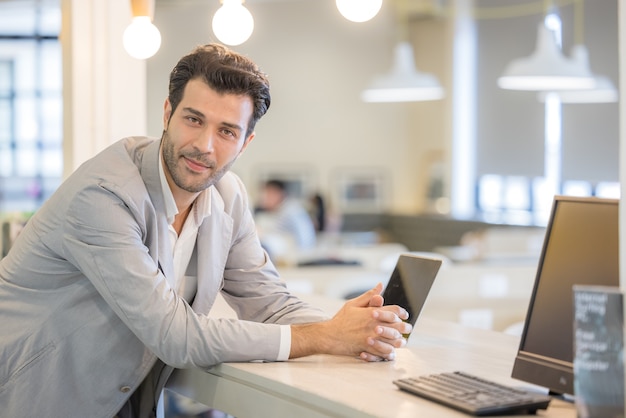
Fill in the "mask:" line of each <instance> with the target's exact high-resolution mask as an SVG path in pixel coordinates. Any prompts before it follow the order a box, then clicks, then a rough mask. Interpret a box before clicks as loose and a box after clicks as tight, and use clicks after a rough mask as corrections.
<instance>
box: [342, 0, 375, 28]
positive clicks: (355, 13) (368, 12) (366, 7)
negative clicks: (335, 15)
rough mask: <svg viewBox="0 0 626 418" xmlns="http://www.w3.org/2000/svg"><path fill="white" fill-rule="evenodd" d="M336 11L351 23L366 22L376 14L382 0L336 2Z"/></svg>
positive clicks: (344, 0)
mask: <svg viewBox="0 0 626 418" xmlns="http://www.w3.org/2000/svg"><path fill="white" fill-rule="evenodd" d="M335 4H336V5H337V10H339V13H341V15H342V16H343V17H345V18H346V19H348V20H349V21H351V22H357V23H361V22H367V21H368V20H371V19H372V18H374V16H376V15H377V14H378V12H379V11H380V8H381V7H382V5H383V0H336V1H335Z"/></svg>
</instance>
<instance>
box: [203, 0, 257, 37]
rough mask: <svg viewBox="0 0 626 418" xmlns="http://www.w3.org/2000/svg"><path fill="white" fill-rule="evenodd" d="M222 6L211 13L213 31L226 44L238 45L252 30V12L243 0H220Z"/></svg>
mask: <svg viewBox="0 0 626 418" xmlns="http://www.w3.org/2000/svg"><path fill="white" fill-rule="evenodd" d="M221 2H222V7H220V8H219V9H217V12H215V15H213V20H212V27H213V33H215V36H217V39H219V40H220V41H221V42H223V43H225V44H226V45H231V46H235V45H240V44H242V43H244V42H245V41H247V40H248V38H250V35H252V31H253V30H254V18H253V17H252V13H250V11H249V10H248V9H246V8H245V6H244V5H243V0H221Z"/></svg>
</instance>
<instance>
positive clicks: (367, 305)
mask: <svg viewBox="0 0 626 418" xmlns="http://www.w3.org/2000/svg"><path fill="white" fill-rule="evenodd" d="M381 292H382V284H380V283H379V284H378V285H376V287H374V288H373V289H371V290H369V291H367V292H365V293H363V294H362V295H360V296H358V297H356V298H354V299H351V300H349V301H348V302H346V303H345V304H344V306H343V307H342V308H341V310H339V312H338V313H337V314H336V315H335V316H334V317H333V319H332V320H331V322H335V324H336V325H337V326H338V332H340V333H341V339H342V340H343V342H344V343H345V344H347V347H346V348H347V349H348V350H349V351H352V352H349V353H346V354H355V355H357V354H358V355H359V357H360V358H361V359H363V360H365V361H381V360H393V359H395V349H396V348H400V347H404V346H405V345H406V342H407V341H406V339H405V338H404V337H403V334H408V333H410V332H411V330H412V326H411V324H409V323H407V322H404V321H405V320H407V319H408V318H409V314H408V312H407V311H406V310H405V309H404V308H402V307H400V306H397V305H389V306H383V303H384V301H383V298H382V296H381V295H380V294H381Z"/></svg>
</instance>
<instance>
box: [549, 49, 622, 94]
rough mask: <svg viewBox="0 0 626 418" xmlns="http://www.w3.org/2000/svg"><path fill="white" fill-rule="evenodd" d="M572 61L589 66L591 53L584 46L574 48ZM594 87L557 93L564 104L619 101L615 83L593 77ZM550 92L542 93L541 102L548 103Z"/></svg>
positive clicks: (603, 77)
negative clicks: (547, 97)
mask: <svg viewBox="0 0 626 418" xmlns="http://www.w3.org/2000/svg"><path fill="white" fill-rule="evenodd" d="M572 59H574V60H575V61H577V62H579V63H581V65H585V66H589V52H588V51H587V48H586V47H585V46H584V45H576V46H574V47H573V48H572ZM593 77H594V81H595V83H594V87H593V88H591V89H583V90H559V91H556V92H555V93H557V95H558V97H559V99H560V101H561V103H563V104H584V103H615V102H617V101H619V94H618V92H617V89H616V88H615V86H614V85H613V82H611V80H610V79H609V78H608V77H606V76H602V75H593ZM548 94H549V93H548V92H540V93H539V100H540V101H541V102H545V101H546V96H547V95H548Z"/></svg>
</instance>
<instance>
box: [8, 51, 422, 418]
mask: <svg viewBox="0 0 626 418" xmlns="http://www.w3.org/2000/svg"><path fill="white" fill-rule="evenodd" d="M269 104H270V95H269V84H268V82H267V78H266V77H265V75H264V74H263V73H261V72H260V71H259V70H258V68H257V67H256V66H255V65H254V64H253V63H252V62H251V61H249V60H248V59H247V58H245V57H243V56H241V55H238V54H236V53H234V52H232V51H230V50H228V49H226V48H224V47H222V46H219V45H207V46H204V47H198V48H197V49H195V50H194V51H193V52H192V53H191V54H189V55H187V56H185V57H183V58H182V59H181V60H180V61H179V63H178V64H177V65H176V67H175V68H174V69H173V70H172V72H171V75H170V88H169V96H168V98H167V99H166V101H165V106H164V115H163V123H164V131H163V135H162V138H161V140H160V141H159V140H153V139H148V138H138V137H132V138H126V139H123V140H121V141H119V142H118V143H116V144H113V145H112V146H110V147H109V148H107V149H106V150H104V151H103V152H101V153H100V154H99V155H97V156H95V157H94V158H93V159H91V160H90V161H87V162H86V163H85V164H83V165H82V166H81V167H80V168H78V169H77V170H76V172H75V173H74V174H73V175H72V176H71V177H70V178H68V179H67V181H65V182H64V183H63V184H62V185H61V187H60V188H59V189H58V191H57V192H56V193H55V194H54V195H53V196H52V197H51V198H50V199H49V200H48V201H47V202H46V203H45V204H44V205H43V207H42V208H41V209H39V210H38V211H37V213H36V214H35V215H34V216H33V217H32V218H31V219H30V220H29V222H28V224H27V225H26V227H25V228H24V230H23V231H22V232H21V233H20V235H19V236H18V238H17V240H16V242H15V243H14V245H13V247H12V248H11V250H10V252H9V254H8V255H7V257H5V258H4V259H3V260H2V261H1V262H0V318H1V319H2V326H1V327H0V405H2V414H3V415H6V416H11V417H13V416H24V417H25V416H49V417H86V416H89V417H112V416H119V417H146V416H153V415H154V414H155V404H156V399H157V398H158V396H159V394H160V392H161V389H162V387H163V385H164V383H165V381H166V380H167V377H168V376H169V373H170V372H171V369H172V367H180V368H182V367H199V368H208V367H210V366H212V365H214V364H217V363H220V362H225V361H249V360H268V361H276V360H287V359H288V358H296V357H300V356H306V355H310V354H316V353H330V354H342V355H355V356H356V355H359V356H361V358H362V359H364V360H366V361H375V360H380V359H393V358H394V350H395V348H397V347H401V346H403V345H404V344H405V340H404V339H403V338H402V337H401V333H407V332H409V331H410V326H409V325H407V324H405V323H403V322H402V321H401V319H405V318H406V316H407V315H406V311H404V310H403V309H402V308H400V307H397V306H391V307H382V300H381V299H382V298H381V297H380V295H379V293H380V291H381V286H380V285H379V286H377V287H376V288H374V289H372V290H371V291H369V292H367V293H365V294H363V295H362V296H360V297H358V298H355V299H353V300H351V301H348V302H347V303H346V304H345V305H344V306H343V308H342V309H341V310H340V311H339V312H338V313H337V314H336V315H335V316H334V317H333V318H331V319H328V318H327V317H325V315H323V314H322V313H321V311H319V310H317V309H315V308H313V307H311V306H309V305H307V304H305V303H303V302H302V301H300V300H298V299H297V298H295V297H294V296H292V295H291V294H289V292H288V291H287V290H286V288H285V286H284V285H283V283H282V282H280V281H279V278H278V274H277V272H276V270H275V268H274V266H273V265H272V264H271V262H270V261H269V259H268V258H267V256H266V254H265V252H264V251H263V250H262V249H261V246H260V244H259V240H258V238H257V235H256V232H255V226H254V222H253V221H252V215H251V213H250V210H249V207H248V200H247V197H246V192H245V189H244V186H243V185H242V183H241V181H240V180H239V179H238V178H237V177H236V176H235V175H234V174H232V173H231V172H229V169H230V167H231V166H232V165H233V163H234V162H235V160H236V159H237V157H239V156H240V155H241V154H242V153H243V151H244V150H245V149H246V147H247V146H248V145H249V144H250V142H251V141H252V139H253V138H254V127H255V124H256V122H257V121H258V120H259V118H260V117H261V116H262V115H263V114H264V113H265V112H266V110H267V108H268V106H269ZM218 292H221V293H222V295H223V296H224V298H225V299H226V301H227V302H228V303H229V304H230V305H231V306H232V307H233V308H234V310H235V311H236V313H237V315H238V318H239V319H238V320H233V319H220V318H213V317H209V316H208V315H207V314H208V313H209V311H210V309H211V306H212V304H213V301H214V300H215V298H216V296H217V294H218Z"/></svg>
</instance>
